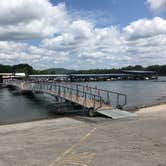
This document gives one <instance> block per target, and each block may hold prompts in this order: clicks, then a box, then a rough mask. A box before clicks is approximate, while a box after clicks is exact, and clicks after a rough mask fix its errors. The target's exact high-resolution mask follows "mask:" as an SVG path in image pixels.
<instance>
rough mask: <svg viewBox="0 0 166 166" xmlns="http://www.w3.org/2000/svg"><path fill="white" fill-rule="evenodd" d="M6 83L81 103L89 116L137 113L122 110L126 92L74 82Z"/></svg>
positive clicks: (123, 115)
mask: <svg viewBox="0 0 166 166" xmlns="http://www.w3.org/2000/svg"><path fill="white" fill-rule="evenodd" d="M4 83H5V84H6V85H10V86H15V87H17V88H19V89H20V90H21V91H23V92H24V93H25V92H26V91H27V92H29V91H31V92H33V93H36V92H37V93H38V92H41V93H48V94H51V95H54V96H56V97H58V98H60V99H63V100H65V101H69V102H71V103H75V104H78V105H81V106H82V107H83V108H84V110H86V111H88V114H89V116H91V117H92V116H95V114H96V113H100V114H103V115H105V116H107V117H111V118H113V119H119V118H125V117H133V116H135V114H133V113H129V112H127V111H123V110H121V109H122V108H123V106H125V105H126V103H127V96H126V95H125V94H121V93H117V92H112V91H107V90H102V89H98V88H93V87H89V86H85V85H81V84H74V83H62V82H60V83H58V82H51V83H49V82H32V81H20V80H10V81H9V80H6V81H5V82H4Z"/></svg>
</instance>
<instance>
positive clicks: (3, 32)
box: [0, 0, 166, 69]
mask: <svg viewBox="0 0 166 166" xmlns="http://www.w3.org/2000/svg"><path fill="white" fill-rule="evenodd" d="M0 6H1V10H0V64H11V65H13V64H17V63H28V64H30V65H32V66H33V67H34V68H36V69H45V68H54V67H63V68H70V69H90V68H113V67H114V68H119V67H123V66H127V65H143V66H148V65H155V64H165V62H166V47H165V45H166V0H64V1H61V0H35V1H34V0H12V1H11V0H1V1H0ZM6 16H8V17H6Z"/></svg>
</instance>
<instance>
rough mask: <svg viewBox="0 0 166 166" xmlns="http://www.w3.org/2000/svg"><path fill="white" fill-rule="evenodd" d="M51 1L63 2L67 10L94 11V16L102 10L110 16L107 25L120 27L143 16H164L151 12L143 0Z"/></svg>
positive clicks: (54, 1) (163, 14)
mask: <svg viewBox="0 0 166 166" xmlns="http://www.w3.org/2000/svg"><path fill="white" fill-rule="evenodd" d="M51 2H52V3H53V4H58V3H61V2H65V4H66V6H67V8H68V9H69V10H72V9H73V10H77V11H80V10H81V11H82V12H85V15H86V12H88V11H90V12H91V13H94V17H95V14H96V11H98V12H102V13H103V15H104V16H105V17H107V18H110V20H108V23H107V25H108V24H110V25H112V24H115V25H120V26H121V27H123V26H126V25H128V24H129V23H130V22H132V21H134V20H138V19H140V18H144V17H146V18H149V19H150V18H153V17H154V16H155V15H159V16H162V17H165V13H157V14H156V13H153V12H152V11H151V10H150V9H149V8H148V5H147V4H146V2H145V0H65V1H61V0H51ZM103 15H102V16H103ZM87 17H88V16H87ZM98 26H100V22H98ZM102 26H104V25H102Z"/></svg>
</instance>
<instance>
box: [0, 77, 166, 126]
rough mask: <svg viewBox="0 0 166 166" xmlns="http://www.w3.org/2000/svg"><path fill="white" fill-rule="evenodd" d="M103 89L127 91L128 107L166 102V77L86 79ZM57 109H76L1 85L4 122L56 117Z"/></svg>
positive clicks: (1, 118)
mask: <svg viewBox="0 0 166 166" xmlns="http://www.w3.org/2000/svg"><path fill="white" fill-rule="evenodd" d="M84 84H86V85H89V86H93V87H96V86H97V87H98V88H101V89H106V90H111V91H116V92H121V93H125V94H127V96H128V103H127V106H126V108H132V107H135V106H144V105H151V104H156V103H163V102H166V77H159V80H149V81H108V82H89V83H84ZM56 111H59V112H61V111H64V112H65V111H66V112H67V111H71V112H72V111H74V108H72V107H62V108H60V109H58V108H57V106H56V100H55V98H54V97H53V96H49V95H46V94H45V95H43V94H38V95H36V96H23V95H13V93H12V92H11V91H10V90H8V89H7V88H0V124H6V123H13V122H23V121H31V120H36V119H47V118H55V117H57V115H56V114H55V113H56Z"/></svg>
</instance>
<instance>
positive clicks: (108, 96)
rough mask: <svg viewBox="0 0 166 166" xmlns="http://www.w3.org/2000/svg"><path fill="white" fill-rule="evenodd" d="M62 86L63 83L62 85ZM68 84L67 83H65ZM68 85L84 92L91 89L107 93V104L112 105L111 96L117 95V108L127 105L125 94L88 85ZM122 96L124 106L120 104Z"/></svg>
mask: <svg viewBox="0 0 166 166" xmlns="http://www.w3.org/2000/svg"><path fill="white" fill-rule="evenodd" d="M61 84H62V83H61ZM64 84H66V83H64ZM67 85H70V86H72V85H75V86H76V87H77V86H78V87H82V88H83V91H84V90H85V89H87V88H89V89H90V90H92V89H93V90H96V91H100V92H106V93H107V94H106V95H107V103H110V101H109V100H110V99H109V98H110V94H116V95H117V99H116V100H117V102H116V107H121V108H122V107H123V106H125V105H126V104H127V95H126V94H123V93H120V92H114V91H110V90H104V89H100V88H96V87H91V86H88V85H81V84H75V83H67ZM120 96H123V97H124V103H123V104H120Z"/></svg>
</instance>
